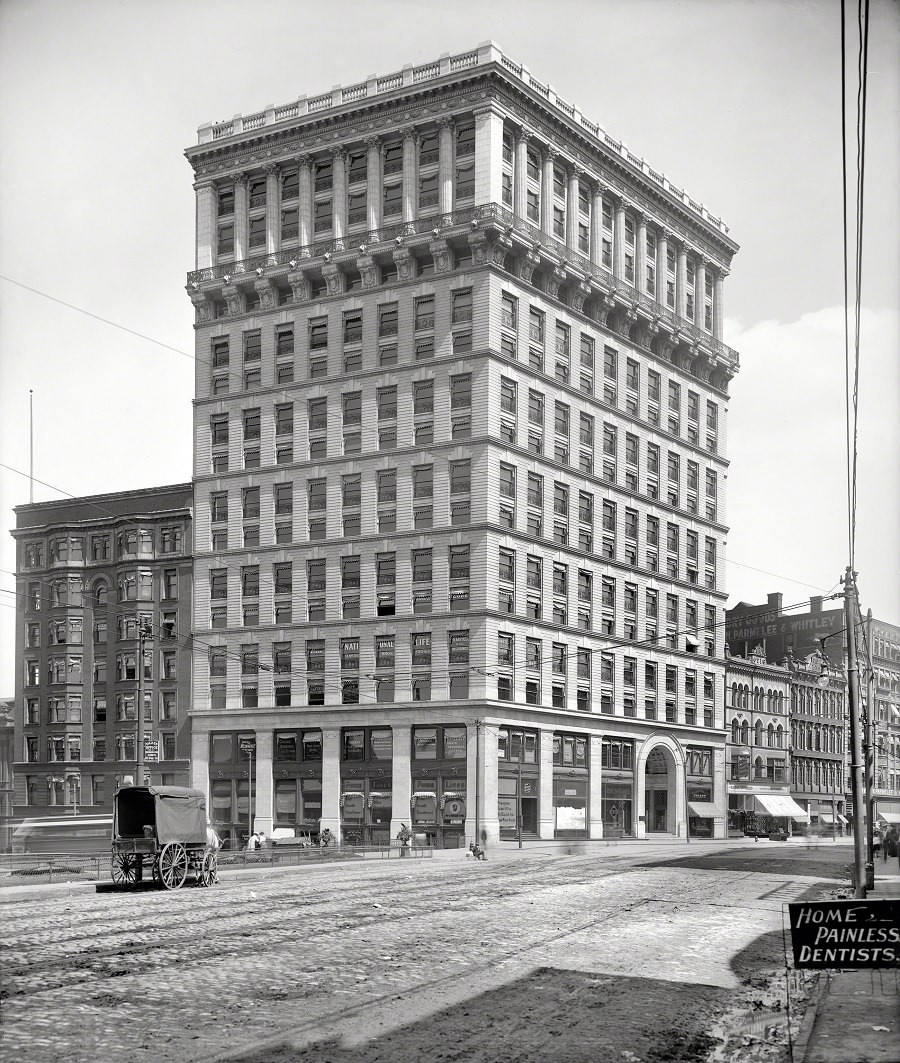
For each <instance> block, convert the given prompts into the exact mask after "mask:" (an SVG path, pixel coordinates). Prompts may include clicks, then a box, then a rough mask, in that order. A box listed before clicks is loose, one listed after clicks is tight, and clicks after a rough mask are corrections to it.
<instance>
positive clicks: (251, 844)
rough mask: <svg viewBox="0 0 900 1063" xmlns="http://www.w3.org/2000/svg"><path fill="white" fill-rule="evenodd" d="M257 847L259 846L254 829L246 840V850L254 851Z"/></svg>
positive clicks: (257, 836)
mask: <svg viewBox="0 0 900 1063" xmlns="http://www.w3.org/2000/svg"><path fill="white" fill-rule="evenodd" d="M258 848H259V835H258V834H257V833H256V831H254V832H253V833H252V834H251V835H250V838H249V839H248V841H247V852H248V853H255V852H256V850H257V849H258Z"/></svg>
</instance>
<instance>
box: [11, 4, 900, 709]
mask: <svg viewBox="0 0 900 1063" xmlns="http://www.w3.org/2000/svg"><path fill="white" fill-rule="evenodd" d="M847 6H848V8H850V7H853V4H852V3H851V2H850V0H848V4H847ZM870 17H871V29H870V37H869V55H868V69H869V76H868V86H867V104H868V106H867V137H866V156H865V175H866V181H865V215H864V221H865V223H864V227H863V268H862V292H861V325H862V328H861V342H860V374H859V392H858V410H859V431H858V460H857V492H856V494H857V508H856V521H855V557H854V563H855V567H856V569H857V570H858V571H859V588H860V594H861V601H862V605H863V607H864V608H866V607H871V608H872V609H873V611H874V613H875V615H876V616H877V617H879V618H880V619H883V620H887V621H889V622H893V623H896V624H900V428H898V425H900V417H898V413H900V409H898V407H900V358H898V351H900V342H898V341H900V251H898V248H900V243H898V239H897V233H898V221H900V217H898V215H900V197H898V196H897V188H898V187H900V114H898V109H900V63H898V56H900V47H898V45H900V4H897V3H896V2H893V0H872V2H871V8H870ZM488 39H492V40H494V41H496V42H497V43H498V44H499V45H500V47H501V48H502V49H503V50H504V52H505V53H506V54H507V55H509V56H511V57H512V58H513V59H515V60H516V61H517V62H520V63H524V64H525V65H527V66H528V67H529V69H530V70H531V71H532V73H533V74H534V76H535V77H537V78H538V79H540V80H542V81H544V82H547V81H549V82H550V84H552V85H553V87H554V88H555V89H556V91H557V92H558V93H559V95H560V96H562V97H563V98H564V99H565V100H567V101H569V102H571V103H574V104H575V105H576V106H577V107H578V108H579V109H580V110H581V112H582V113H583V114H584V115H585V116H587V117H588V118H590V119H592V120H593V121H596V122H599V123H600V124H601V125H602V126H603V127H604V128H605V129H606V130H607V131H608V132H609V133H610V134H611V135H612V136H613V137H615V138H616V139H617V140H622V141H624V142H625V143H626V144H627V145H628V148H629V150H630V151H631V152H633V153H634V154H636V155H638V156H644V157H646V159H647V161H648V162H649V163H650V164H651V165H652V166H653V168H654V169H656V170H658V171H662V172H664V173H665V174H666V175H667V176H668V177H669V178H671V180H672V181H673V182H674V183H675V184H676V185H678V186H679V187H683V188H685V189H686V190H687V192H688V194H689V195H690V196H691V198H692V199H694V200H696V201H698V202H701V203H703V204H705V205H706V206H708V208H709V209H710V210H711V212H712V213H713V214H715V215H716V216H719V217H722V218H723V219H724V221H725V223H726V224H727V225H728V226H729V227H730V235H731V236H732V237H734V239H735V240H736V241H737V242H738V243H739V244H740V245H741V250H740V251H739V252H738V254H737V256H736V257H735V260H734V263H733V269H732V274H731V277H730V278H729V279H728V281H727V282H726V286H725V316H726V322H725V324H726V336H725V338H726V341H727V342H728V343H729V344H731V346H733V347H735V348H736V349H737V350H738V351H739V352H740V357H741V364H742V368H741V372H740V373H739V375H738V376H736V377H735V379H734V380H733V381H732V383H731V401H730V412H729V424H728V434H729V440H728V452H729V457H730V460H731V467H730V469H729V473H728V483H727V496H728V501H727V523H728V524H729V525H730V526H731V531H730V534H729V537H728V548H727V557H728V561H727V568H726V576H727V589H728V591H729V604H730V605H731V604H734V603H736V602H737V601H740V600H743V601H749V602H757V603H758V602H764V601H765V599H766V595H767V593H768V592H770V591H782V592H783V594H784V602H785V605H793V604H798V603H801V602H804V601H806V600H807V599H808V598H809V596H810V595H813V594H821V593H826V594H827V593H828V592H834V591H835V590H838V589H839V579H840V576H841V574H842V573H843V571H844V569H845V568H846V566H847V564H848V560H849V547H848V536H849V526H850V521H849V518H848V506H847V471H846V469H847V461H846V437H845V427H844V426H845V387H844V380H845V362H844V309H843V307H844V304H843V292H844V271H843V257H842V239H843V224H842V211H841V51H840V4H839V0H805V2H804V0H578V2H573V0H556V2H555V3H553V4H548V3H546V2H541V3H536V2H533V0H510V2H505V0H477V2H473V0H453V2H452V3H435V2H431V3H422V2H418V0H367V2H359V0H345V2H344V3H343V4H341V5H340V7H339V8H338V7H335V8H328V7H324V8H323V6H322V5H321V4H318V3H309V2H306V0H267V2H266V3H265V4H259V5H253V4H247V3H246V2H243V0H237V2H236V0H216V2H214V3H213V2H210V0H153V3H147V2H146V0H79V2H78V3H75V4H73V3H71V2H70V0H3V2H2V3H0V104H2V108H0V115H2V117H0V462H2V463H3V465H6V466H10V467H12V468H13V469H16V470H19V472H11V471H9V470H8V469H6V468H2V467H0V697H2V696H11V695H12V694H13V689H14V673H13V657H14V647H15V629H14V617H15V614H14V610H13V608H12V606H13V602H14V595H13V591H14V587H15V580H14V577H13V575H12V574H11V573H12V571H13V570H14V568H15V554H14V549H13V540H12V538H11V537H9V536H7V535H6V534H5V533H4V531H3V526H5V528H11V527H13V526H14V524H15V516H14V513H13V507H14V506H16V505H20V504H23V503H27V502H28V500H29V483H28V479H27V476H22V475H21V473H22V472H24V473H26V474H27V472H28V468H29V416H28V411H29V391H30V390H32V391H33V408H34V476H35V478H36V482H35V484H34V501H36V502H38V501H45V500H49V499H53V498H61V497H65V496H66V495H82V494H94V493H101V492H107V491H122V490H127V489H129V488H140V487H150V486H155V485H159V484H166V483H178V482H183V481H187V480H189V479H190V476H191V399H192V397H193V366H192V353H191V352H192V350H193V332H192V326H193V310H192V307H191V304H190V301H189V299H188V298H187V295H186V294H185V291H184V285H185V280H186V277H185V274H186V273H187V271H188V270H191V269H192V268H193V266H194V193H193V190H192V186H191V184H192V175H191V170H190V167H189V166H188V164H187V162H186V160H185V159H184V157H183V152H184V149H185V148H186V147H188V146H190V145H192V144H194V143H196V130H197V127H198V126H199V125H201V124H203V123H205V122H207V121H210V120H213V121H216V120H221V119H224V118H230V117H231V116H232V115H234V114H235V113H238V112H242V113H245V114H246V113H251V112H254V111H257V110H259V109H261V108H262V107H264V106H265V105H267V104H275V105H280V104H283V103H287V102H289V101H291V100H293V99H296V97H297V96H299V95H304V94H306V95H315V94H318V93H320V92H324V91H327V90H328V89H330V88H331V87H332V86H334V85H337V84H345V85H346V84H353V83H356V82H359V81H360V80H362V79H363V78H364V77H365V76H366V75H369V74H375V73H377V74H381V75H383V74H388V73H392V72H394V71H396V70H399V69H400V68H401V67H402V66H403V65H404V64H407V63H420V62H425V61H428V60H431V59H435V58H437V57H438V56H439V55H440V54H442V53H444V52H450V53H451V54H455V53H458V52H463V51H467V50H469V49H471V48H472V47H474V46H475V45H476V44H478V43H479V42H481V41H485V40H488ZM855 46H856V37H855V26H850V27H849V28H848V51H849V50H850V49H851V48H852V49H855ZM854 54H855V53H854ZM854 79H855V67H852V64H849V63H848V82H849V83H850V84H854V85H855V80H854ZM850 117H851V125H850V127H849V129H850V133H849V136H850V140H851V145H850V146H851V147H852V148H854V150H855V118H854V116H852V115H851V116H850ZM849 163H850V170H849V175H850V182H851V185H854V184H855V165H856V162H855V155H853V156H851V157H849ZM854 240H855V235H854V234H853V232H851V234H850V241H851V244H852V243H853V242H854ZM39 293H42V294H39ZM63 304H69V305H68V306H67V305H63ZM74 307H77V308H80V309H73V308H74ZM82 311H84V312H82ZM89 315H93V316H89ZM116 326H121V327H116ZM126 330H130V331H126ZM136 334H137V335H136ZM38 480H39V481H43V483H38V482H37V481H38ZM47 485H50V486H47Z"/></svg>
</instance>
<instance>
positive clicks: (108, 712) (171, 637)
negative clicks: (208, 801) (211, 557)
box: [12, 484, 192, 818]
mask: <svg viewBox="0 0 900 1063" xmlns="http://www.w3.org/2000/svg"><path fill="white" fill-rule="evenodd" d="M191 502H192V487H191V485H190V484H176V485H174V486H167V487H158V488H150V489H146V490H140V491H129V492H123V493H119V494H104V495H91V496H88V497H85V498H70V499H65V500H62V501H56V502H40V503H34V504H32V505H25V506H18V507H17V508H16V510H15V513H16V527H15V530H14V531H13V532H12V534H13V536H14V537H15V539H16V613H17V617H16V619H17V623H16V694H15V706H14V728H15V763H14V798H13V815H14V816H15V817H17V818H18V817H26V816H41V815H43V816H46V815H47V813H48V809H50V808H52V809H55V810H57V811H65V812H67V813H68V812H71V813H75V812H81V811H83V812H85V813H88V812H90V813H93V814H101V813H104V812H108V811H110V810H111V809H112V797H113V793H114V790H115V787H116V784H117V783H119V782H121V781H122V780H123V779H124V778H125V777H126V776H132V777H134V776H135V769H136V759H135V757H136V741H137V713H138V711H140V710H139V706H138V685H139V680H138V671H137V670H138V668H139V667H141V665H143V668H144V674H145V677H146V678H145V687H144V721H145V738H146V739H147V740H148V742H149V743H150V745H149V747H148V748H149V752H150V756H148V758H147V759H148V761H150V758H151V757H152V756H153V753H154V752H156V753H157V754H158V761H154V762H150V763H148V764H147V774H148V775H149V777H150V779H151V780H152V781H155V782H160V783H175V784H185V785H186V784H187V783H188V781H189V769H188V761H189V756H190V729H189V718H188V710H189V708H190V696H191V685H190V674H191V671H190V663H191V649H190V647H191V639H190V629H191V590H192V586H191V579H192V573H191V563H192V560H191V550H192V532H191ZM142 624H146V625H148V626H149V630H150V631H151V633H152V638H151V639H150V640H149V641H148V642H147V643H146V645H145V651H144V660H143V662H140V661H138V656H139V649H138V632H139V628H140V625H142ZM135 781H137V780H135Z"/></svg>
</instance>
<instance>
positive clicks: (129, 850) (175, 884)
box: [112, 786, 218, 890]
mask: <svg viewBox="0 0 900 1063" xmlns="http://www.w3.org/2000/svg"><path fill="white" fill-rule="evenodd" d="M145 871H149V872H151V873H152V875H153V881H154V882H155V883H156V885H157V886H160V887H161V888H162V889H167V890H177V889H180V887H181V886H183V885H184V883H185V882H186V881H187V880H188V878H190V879H191V880H192V881H193V882H194V883H195V884H196V885H198V886H211V885H212V884H213V883H214V882H217V881H218V866H217V857H216V845H215V833H214V832H212V831H211V830H210V829H209V827H208V824H207V819H206V797H205V795H204V794H203V793H202V791H200V790H190V789H188V788H187V787H184V786H126V787H122V788H121V789H119V790H117V791H116V796H115V800H114V809H113V833H112V877H113V882H115V883H116V884H117V885H119V886H131V885H134V883H136V882H138V881H140V880H141V879H142V878H143V876H144V872H145Z"/></svg>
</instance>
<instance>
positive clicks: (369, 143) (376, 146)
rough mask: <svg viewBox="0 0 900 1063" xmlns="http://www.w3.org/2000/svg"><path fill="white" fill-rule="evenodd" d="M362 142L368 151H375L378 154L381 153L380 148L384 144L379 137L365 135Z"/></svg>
mask: <svg viewBox="0 0 900 1063" xmlns="http://www.w3.org/2000/svg"><path fill="white" fill-rule="evenodd" d="M364 143H365V145H366V149H367V150H368V151H377V152H378V154H379V155H380V154H381V149H382V147H383V146H384V141H383V140H382V139H381V137H378V136H375V137H366V139H365V141H364Z"/></svg>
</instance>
